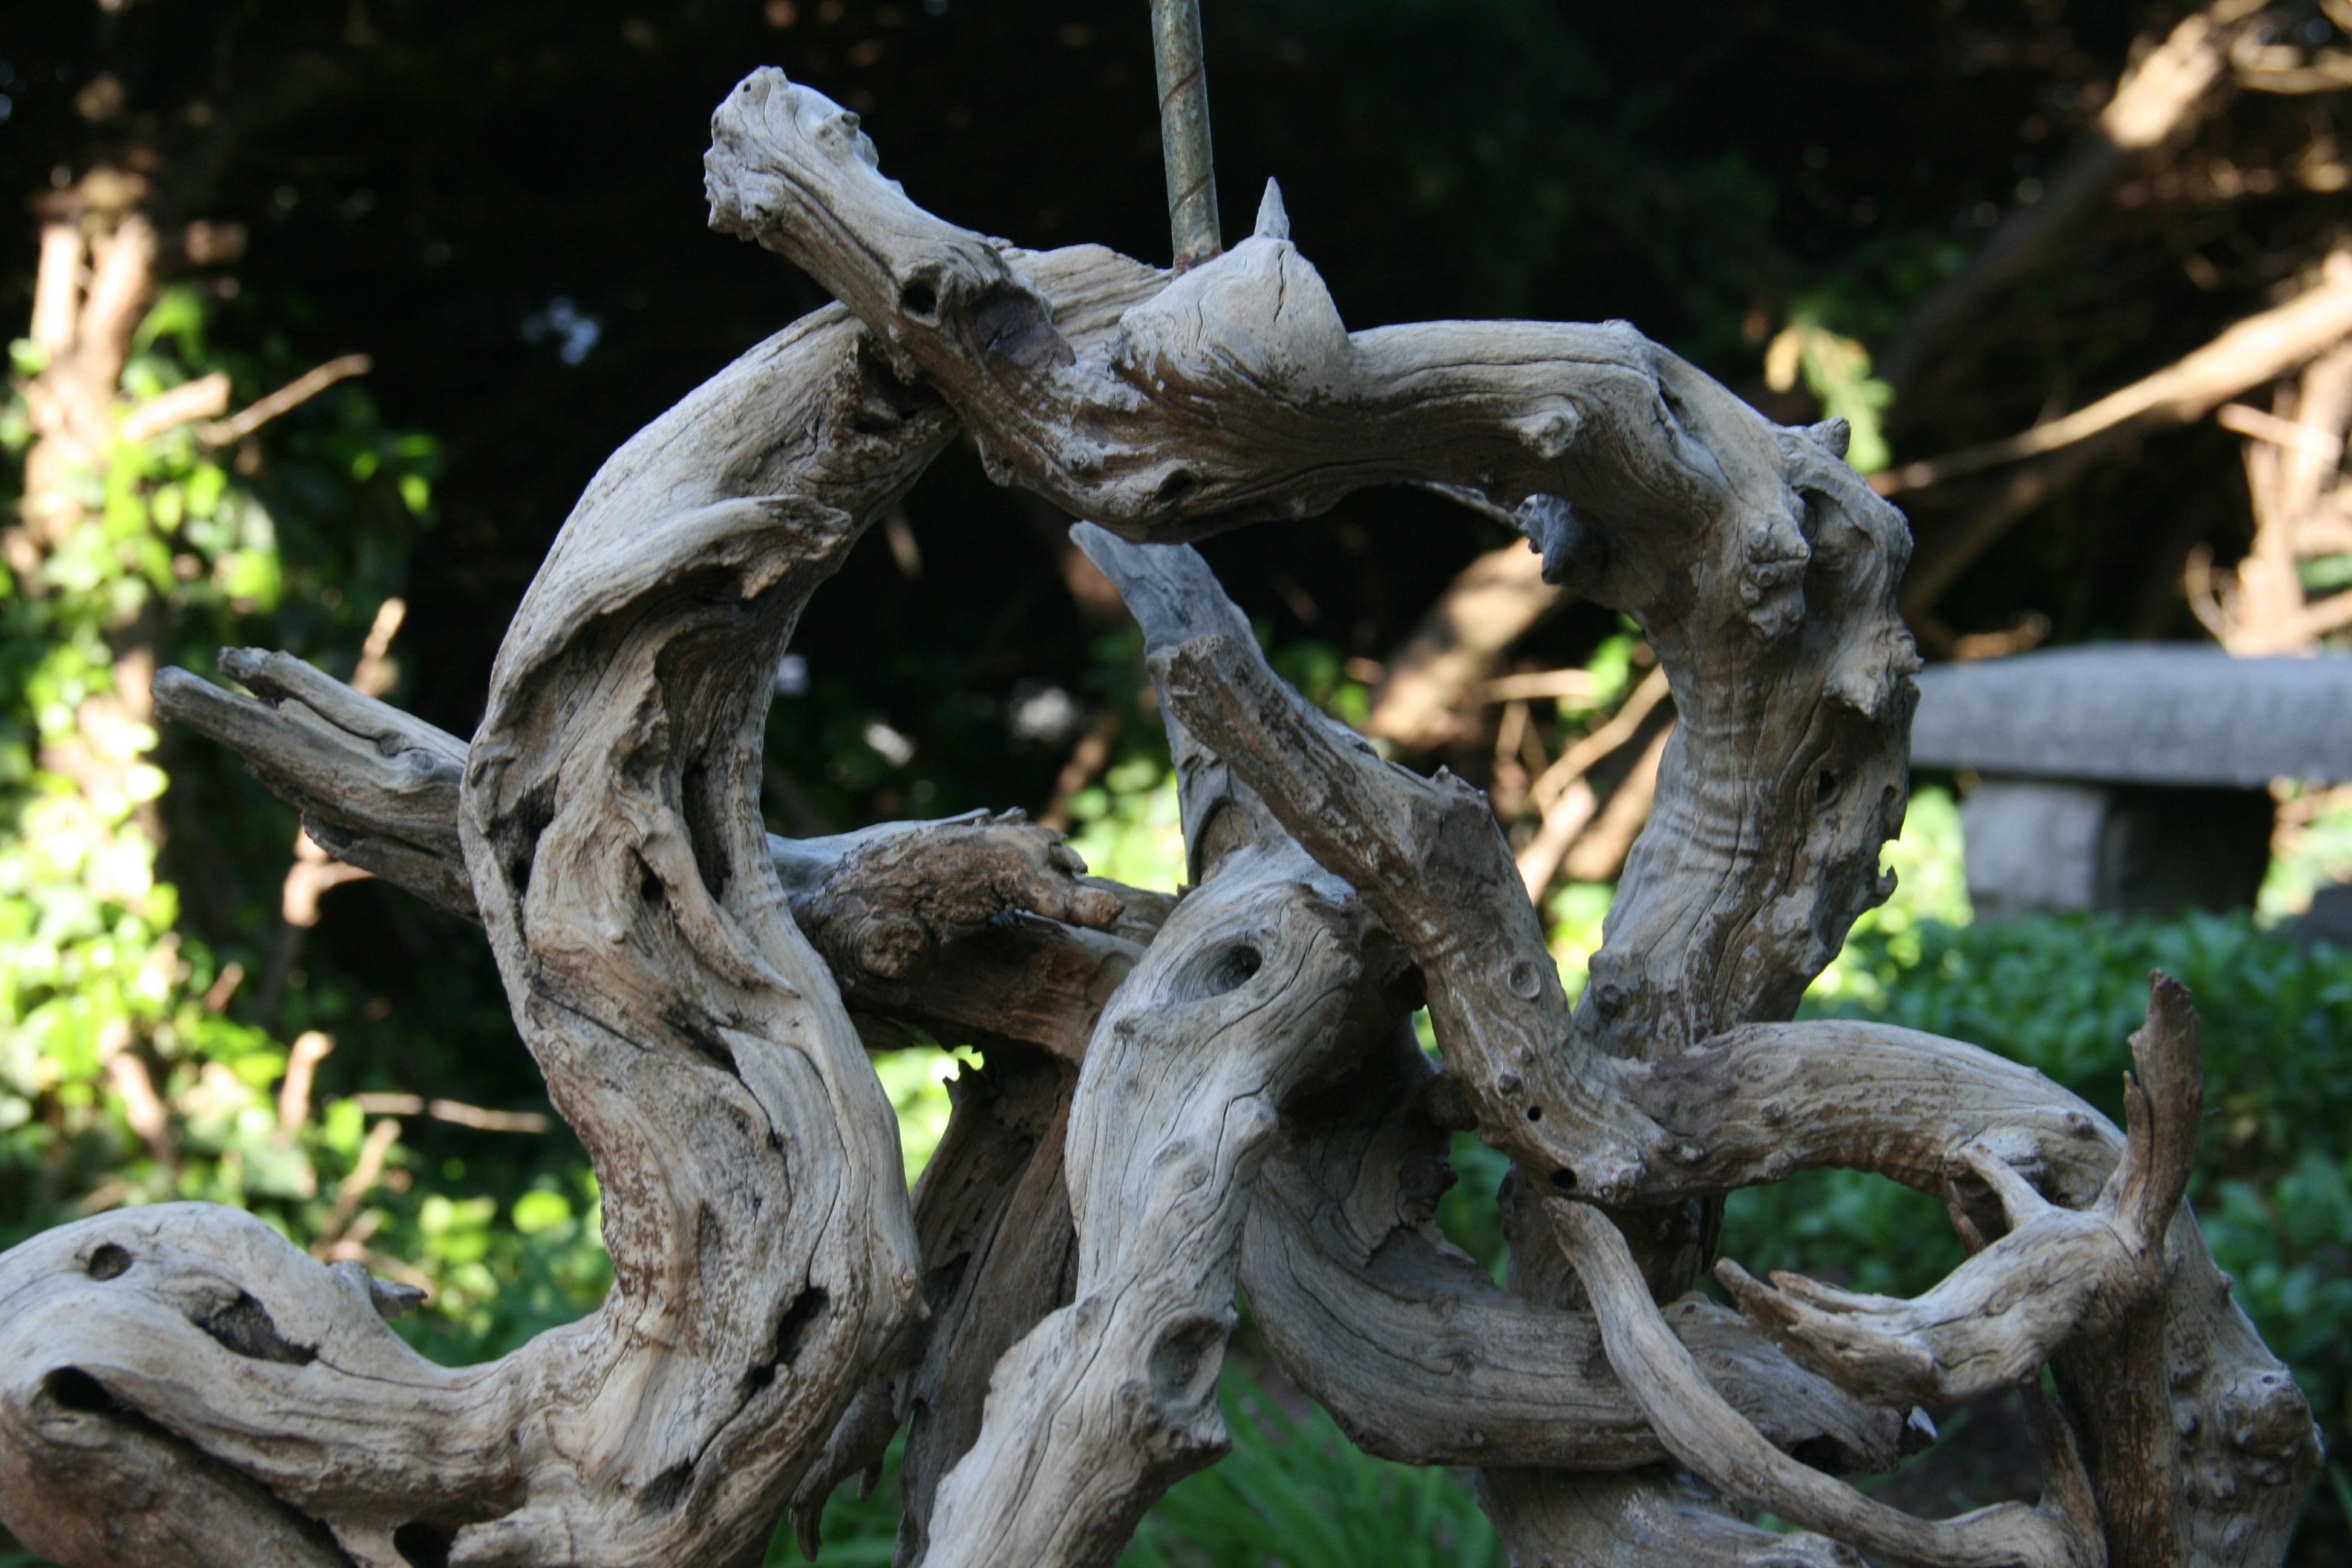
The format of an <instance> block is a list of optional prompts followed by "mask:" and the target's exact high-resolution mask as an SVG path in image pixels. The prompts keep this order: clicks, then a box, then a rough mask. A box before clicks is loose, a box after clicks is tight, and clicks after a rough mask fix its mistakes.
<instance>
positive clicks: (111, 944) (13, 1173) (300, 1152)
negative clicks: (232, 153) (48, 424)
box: [0, 288, 604, 1349]
mask: <svg viewBox="0 0 2352 1568" xmlns="http://www.w3.org/2000/svg"><path fill="white" fill-rule="evenodd" d="M212 329H213V322H212V321H211V320H210V318H209V315H208V310H207V306H206V304H205V300H204V299H203V298H202V297H200V296H199V295H198V294H197V293H196V292H195V291H194V290H193V289H184V288H174V289H166V290H164V291H163V294H162V296H161V297H160V298H159V299H158V300H157V301H156V303H155V304H154V306H153V308H152V310H150V311H149V313H148V314H147V316H146V317H145V319H144V321H142V324H141V325H140V327H139V329H138V331H137V332H136V334H135V336H134V340H133V352H132V353H131V356H130V358H129V360H128V362H127V363H126V365H125V368H124V371H123V374H122V379H121V393H120V395H119V397H118V399H117V402H116V405H115V412H116V414H117V416H118V417H119V416H121V414H122V413H123V412H125V411H127V410H128V409H130V408H131V407H133V406H135V405H138V404H139V403H142V402H143V401H145V400H146V399H149V398H152V397H154V396H156V395H160V394H162V393H164V392H167V391H169V390H170V389H172V388H173V387H175V386H179V385H182V384H185V383H186V382H188V381H191V380H194V379H195V378H197V377H199V376H202V375H205V374H211V373H214V372H216V371H225V372H226V373H228V374H230V377H231V380H232V383H233V384H235V385H236V387H237V388H238V389H239V390H240V391H241V392H243V393H244V394H245V395H247V397H250V396H253V395H258V394H259V393H260V392H262V391H266V390H268V388H269V387H270V386H272V385H275V384H279V383H281V382H282V381H284V380H285V379H286V378H287V370H286V363H285V356H284V355H283V354H282V353H259V354H243V353H236V352H232V351H231V350H229V349H227V348H226V347H224V346H222V345H221V344H220V342H218V341H217V340H218V339H219V337H220V336H221V334H218V333H216V332H215V331H213V330H212ZM15 357H16V363H17V365H18V368H19V370H20V371H21V372H24V373H26V374H38V372H39V369H40V366H39V364H38V363H37V362H38V360H39V357H40V356H39V355H38V354H37V353H35V352H33V351H32V350H31V348H30V346H29V345H26V344H18V345H16V353H15ZM0 434H5V437H6V439H7V443H8V451H9V454H10V456H11V457H12V458H22V456H23V454H24V451H25V449H26V446H27V444H28V442H29V440H30V436H31V426H30V421H29V420H28V419H27V418H26V414H25V408H24V405H23V402H22V393H21V390H20V391H18V392H17V393H16V394H13V395H12V396H11V398H10V400H9V402H8V404H7V405H6V413H5V417H4V418H0ZM265 438H266V445H265V444H264V441H265ZM433 460H434V448H433V445H432V443H431V442H430V441H428V440H425V439H423V438H420V437H413V436H403V435H400V434H397V433H394V432H392V431H389V430H386V429H385V428H384V427H383V425H382V423H381V422H380V421H379V420H378V418H377V417H376V416H375V414H374V411H373V406H372V405H371V404H370V403H369V401H368V399H367V398H366V397H365V396H364V395H363V394H362V393H361V392H360V391H358V390H357V389H356V388H352V387H348V386H347V387H343V388H341V389H339V390H338V391H337V392H335V393H333V394H331V395H328V396H325V397H322V398H320V399H317V400H315V401H314V402H313V403H312V404H311V405H308V406H306V407H304V408H303V409H301V410H299V411H298V413H297V414H295V415H294V416H289V417H287V418H286V419H284V420H281V421H280V422H279V423H278V424H277V425H275V426H270V427H269V428H268V430H267V431H266V432H265V433H264V435H263V437H247V439H246V442H245V444H244V445H242V446H240V447H237V448H236V449H234V450H226V449H216V448H215V447H208V446H206V445H205V443H204V441H203V439H202V438H201V437H200V434H199V432H198V430H197V429H195V428H194V427H192V426H178V427H175V428H173V429H171V430H168V431H165V432H163V433H162V434H160V435H157V436H153V437H149V438H147V439H144V440H142V441H131V440H128V439H123V438H121V437H117V438H116V439H115V441H114V442H113V444H112V446H111V447H110V449H109V450H108V451H107V452H106V453H105V454H104V455H103V457H102V459H101V460H100V461H98V462H96V463H94V464H92V465H90V466H89V467H87V468H83V469H81V470H79V471H78V472H74V473H71V474H69V475H68V477H67V479H66V481H65V485H64V492H65V495H64V499H65V500H67V501H68V503H69V504H70V505H71V506H72V507H73V508H75V509H76V510H75V512H74V513H73V514H72V515H71V517H70V520H69V521H68V524H67V525H66V526H64V527H62V528H61V529H60V530H58V531H57V534H56V537H55V538H54V540H53V541H52V542H51V544H50V547H49V548H47V551H46V552H40V553H38V555H37V560H38V564H37V569H36V570H35V572H34V574H33V575H32V577H31V578H30V579H29V580H18V579H16V578H15V577H11V576H5V574H0V693H5V701H0V1247H5V1246H6V1245H8V1244H10V1243H12V1242H14V1241H15V1240H17V1239H19V1238H21V1237H24V1236H26V1235H28V1234H30V1233H32V1232H34V1231H37V1230H39V1229H42V1228H46V1227H47V1226H51V1225H54V1224H57V1223H58V1222H60V1221H62V1220H66V1219H70V1218H73V1217H76V1216H77V1215H84V1214H89V1213H92V1212H96V1211H98V1210H100V1209H104V1208H110V1207H115V1206H119V1205H129V1204H143V1203H153V1202H160V1201H163V1200H166V1199H181V1198H184V1199H202V1200H207V1201H211V1202H217V1203H226V1204H231V1205H236V1206H239V1207H243V1208H247V1209H249V1210H251V1211H252V1212H254V1213H256V1214H257V1215H260V1216H262V1217H263V1218H264V1219H266V1220H267V1221H268V1223H270V1224H271V1225H272V1226H276V1227H277V1228H278V1229H279V1230H280V1231H281V1232H283V1233H284V1234H286V1235H287V1236H289V1237H291V1238H292V1239H294V1240H296V1241H297V1242H299V1243H302V1244H304V1245H317V1246H320V1247H325V1246H327V1245H328V1244H330V1243H332V1244H334V1245H336V1246H338V1247H341V1248H344V1249H345V1250H344V1251H343V1252H341V1254H340V1255H343V1256H359V1257H362V1258H367V1259H368V1260H369V1261H370V1262H371V1263H372V1265H375V1264H381V1265H383V1266H384V1267H386V1268H391V1270H392V1271H394V1272H399V1273H401V1274H402V1275H403V1276H404V1278H410V1279H413V1281H414V1282H417V1283H422V1284H425V1285H427V1286H429V1287H431V1288H432V1289H433V1290H434V1293H435V1306H434V1311H433V1313H431V1314H428V1315H426V1316H425V1317H424V1318H423V1319H421V1320H419V1321H418V1322H417V1324H416V1332H417V1333H418V1335H419V1337H420V1338H421V1339H424V1340H427V1341H431V1340H435V1339H436V1336H437V1337H438V1338H439V1339H440V1340H441V1341H444V1342H447V1343H445V1345H444V1347H443V1348H445V1349H446V1348H448V1344H451V1343H455V1342H457V1341H463V1342H465V1343H466V1345H467V1347H468V1348H469V1349H470V1348H473V1347H477V1346H478V1345H480V1344H482V1343H485V1342H496V1341H498V1340H499V1339H500V1338H501V1337H502V1336H507V1337H511V1335H512V1334H513V1333H515V1332H519V1330H518V1329H516V1328H515V1327H514V1325H515V1324H516V1323H517V1322H518V1321H521V1320H525V1319H528V1320H530V1321H562V1320H563V1319H568V1318H570V1317H572V1316H575V1315H577V1313H578V1312H579V1310H581V1308H582V1306H583V1304H585V1303H586V1302H588V1301H593V1300H594V1297H595V1295H596V1294H597V1293H600V1292H601V1289H602V1275H601V1271H602V1270H603V1268H604V1263H603V1256H602V1249H601V1247H600V1246H599V1245H598V1244H597V1242H596V1238H595V1224H594V1205H593V1192H587V1191H583V1189H582V1187H581V1181H582V1179H583V1178H581V1177H579V1176H576V1175H575V1176H573V1177H571V1178H560V1177H551V1178H549V1180H550V1181H551V1182H552V1183H553V1185H551V1187H550V1188H549V1189H548V1190H546V1191H544V1192H541V1191H537V1190H533V1191H530V1192H527V1193H525V1194H523V1196H522V1197H521V1198H520V1199H519V1200H518V1214H517V1218H518V1220H519V1221H520V1220H521V1219H522V1218H524V1217H526V1215H525V1205H528V1208H527V1214H528V1217H529V1218H530V1221H531V1223H530V1224H528V1225H522V1224H519V1225H518V1226H516V1227H514V1228H511V1229H510V1228H509V1227H508V1226H506V1225H505V1224H504V1223H503V1216H502V1215H501V1212H500V1211H501V1210H502V1209H503V1208H504V1206H505V1205H504V1204H503V1203H502V1201H501V1200H499V1199H498V1198H495V1197H491V1196H487V1195H476V1196H458V1195H456V1194H457V1193H459V1192H462V1191H463V1186H462V1176H463V1172H462V1168H460V1169H458V1170H457V1171H450V1170H446V1169H445V1170H444V1171H443V1172H442V1173H439V1178H438V1181H439V1182H440V1183H446V1184H447V1189H448V1190H442V1189H441V1187H440V1186H439V1185H438V1184H432V1185H428V1184H423V1183H420V1182H419V1180H418V1178H419V1176H420V1175H421V1174H422V1171H421V1169H420V1160H419V1158H418V1157H417V1155H416V1154H415V1152H414V1151H413V1150H411V1149H409V1148H407V1147H405V1146H404V1145H402V1144H401V1143H400V1142H398V1137H397V1135H398V1133H399V1132H400V1131H401V1129H400V1128H399V1126H398V1125H397V1124H395V1123H390V1122H381V1121H380V1122H378V1123H377V1124H376V1125H375V1127H374V1128H373V1129H372V1128H371V1127H370V1124H369V1118H368V1117H367V1116H366V1114H364V1113H363V1112H362V1110H361V1108H360V1106H359V1105H358V1104H357V1103H356V1102H355V1101H354V1100H352V1099H351V1098H349V1097H348V1096H343V1097H335V1098H330V1099H328V1100H325V1101H324V1103H323V1104H315V1103H313V1102H312V1101H311V1100H289V1101H288V1102H287V1104H286V1105H284V1106H282V1107H281V1104H280V1100H279V1094H278V1085H279V1082H280V1080H281V1079H283V1078H284V1076H285V1074H286V1070H287V1066H288V1061H289V1041H290V1040H291V1039H293V1038H294V1037H296V1036H297V1035H298V1034H299V1033H300V1032H301V1031H303V1030H305V1029H307V1028H310V1027H312V1026H319V1025H331V1024H335V1023H337V1022H338V1021H339V1020H348V1019H350V1016H351V1014H352V1003H351V999H350V998H348V997H347V996H344V995H342V994H340V993H339V992H337V991H336V990H335V989H334V988H333V987H331V986H322V987H320V990H318V991H317V992H316V993H314V994H305V995H299V996H294V997H291V998H289V1002H288V1005H287V1006H286V1008H285V1010H284V1013H285V1016H284V1017H283V1018H282V1019H281V1020H279V1021H278V1022H276V1023H275V1024H274V1025H273V1026H269V1027H265V1026H262V1025H261V1024H259V1023H257V1022H255V1021H254V1020H252V1019H251V1018H249V1017H240V1016H238V1014H237V1011H236V1008H235V1007H234V1006H232V1005H230V1001H229V999H230V997H231V994H233V993H234V992H235V991H236V975H235V973H231V972H229V969H228V963H229V961H228V960H226V959H225V958H222V957H220V956H218V955H216V954H215V953H214V952H212V951H211V950H210V949H208V948H207V946H206V945H205V943H203V942H198V941H196V940H195V939H194V938H193V937H191V936H189V935H187V934H185V933H184V932H183V931H181V930H180V929H179V925H180V900H179V896H178V893H177V890H176V889H174V888H173V886H172V885H170V884H169V883H167V882H164V881H162V880H160V879H159V878H158V874H157V847H158V846H157V830H158V827H159V826H160V824H161V821H162V820H163V819H162V816H161V815H160V813H159V811H158V806H159V804H160V798H161V796H162V795H163V790H164V785H165V782H166V781H165V776H164V774H163V771H162V770H161V769H159V768H158V767H156V766H155V765H154V764H153V763H152V761H150V760H149V753H150V752H151V751H152V748H153V747H154V745H155V743H156V741H157V737H156V735H155V733H154V731H153V730H152V727H150V726H149V725H147V724H145V723H143V722H142V721H140V720H139V718H138V714H139V713H140V711H141V707H140V704H139V702H138V701H137V695H138V694H137V693H136V692H135V691H132V690H126V689H124V683H125V682H126V681H133V680H143V679H144V678H145V669H146V668H148V667H149V666H150V665H151V664H163V663H183V664H187V665H191V666H194V667H195V668H210V667H211V666H212V663H213V659H214V656H215V650H216V649H217V648H218V647H220V646H221V645H223V644H225V643H232V642H241V641H250V642H261V643H266V644H269V645H273V646H283V647H294V648H298V649H317V650H320V651H322V652H325V651H332V652H335V653H337V654H339V655H341V657H344V658H349V657H350V656H351V652H352V650H354V649H355V646H356V645H357V643H358V642H359V640H360V636H361V634H362V630H363V629H364V627H365V626H366V625H367V623H368V621H369V620H370V619H371V618H372V617H373V615H374V614H375V612H376V608H377V605H379V604H380V603H381V601H382V600H383V597H384V596H385V595H387V594H389V593H391V592H392V591H393V590H394V588H396V586H397V584H398V574H399V572H400V570H401V567H402V564H403V561H404V545H405V543H406V542H407V540H408V538H409V537H410V535H411V533H412V532H413V530H414V529H415V527H416V526H419V525H421V522H422V519H423V514H424V512H425V509H426V507H427V504H428V501H429V498H430V473H431V468H432V463H433ZM12 477H13V476H12ZM12 510H21V509H12ZM17 521H18V523H19V525H20V526H21V525H22V524H23V522H24V521H26V520H24V519H23V518H22V517H21V515H20V516H19V518H18V519H17ZM205 762H206V763H209V767H208V768H207V767H205V766H199V767H197V768H195V769H194V770H193V771H194V773H196V774H197V775H199V776H202V775H205V774H206V773H211V774H213V775H215V776H217V775H220V774H229V775H230V776H232V777H233V776H234V775H233V773H231V770H232V769H233V767H234V763H233V762H232V761H231V760H230V759H228V758H227V757H226V755H225V754H219V753H207V754H206V757H205ZM205 826H206V828H207V829H208V830H210V831H212V832H215V833H217V834H219V835H220V836H221V837H223V838H225V839H226V840H228V842H227V843H226V845H224V848H225V849H226V850H227V851H230V852H234V853H239V854H247V855H250V856H251V857H253V858H255V859H256V860H257V862H258V863H259V864H260V865H261V866H262V867H263V868H265V869H264V872H263V874H264V875H265V876H267V875H269V874H270V870H269V869H268V868H276V869H278V870H281V871H282V869H283V868H284V866H285V865H286V863H287V859H288V855H289V848H290V846H291V843H292V837H293V824H292V821H291V818H290V816H289V815H288V814H286V813H284V812H282V811H278V810H275V809H273V810H271V811H269V812H268V813H267V814H266V815H265V816H262V817H261V818H260V819H259V820H258V821H251V820H247V819H243V818H240V817H238V816H236V815H235V814H233V813H231V814H224V815H223V816H220V817H218V818H217V819H215V818H212V817H207V819H206V824H205ZM240 829H251V830H253V832H252V833H250V834H246V835H244V836H243V837H240ZM255 835H258V836H255ZM263 918H264V919H267V918H268V917H267V916H264V917H263ZM264 929H265V930H266V929H267V928H266V927H265V928H264ZM256 963H258V960H257V959H256ZM240 967H242V966H240ZM516 1185H517V1188H520V1185H521V1184H520V1183H518V1184H516ZM575 1202H576V1203H577V1204H578V1205H579V1207H578V1209H577V1211H576V1213H575V1211H574V1209H573V1206H572V1205H574V1203H575ZM554 1205H562V1211H563V1212H562V1214H561V1215H559V1214H558V1213H557V1212H556V1208H555V1206H554ZM389 1258H397V1259H401V1260H404V1261H403V1262H402V1263H401V1264H400V1265H399V1266H397V1267H396V1268H394V1267H393V1266H392V1265H390V1264H389V1263H387V1262H385V1260H386V1259H389Z"/></svg>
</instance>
